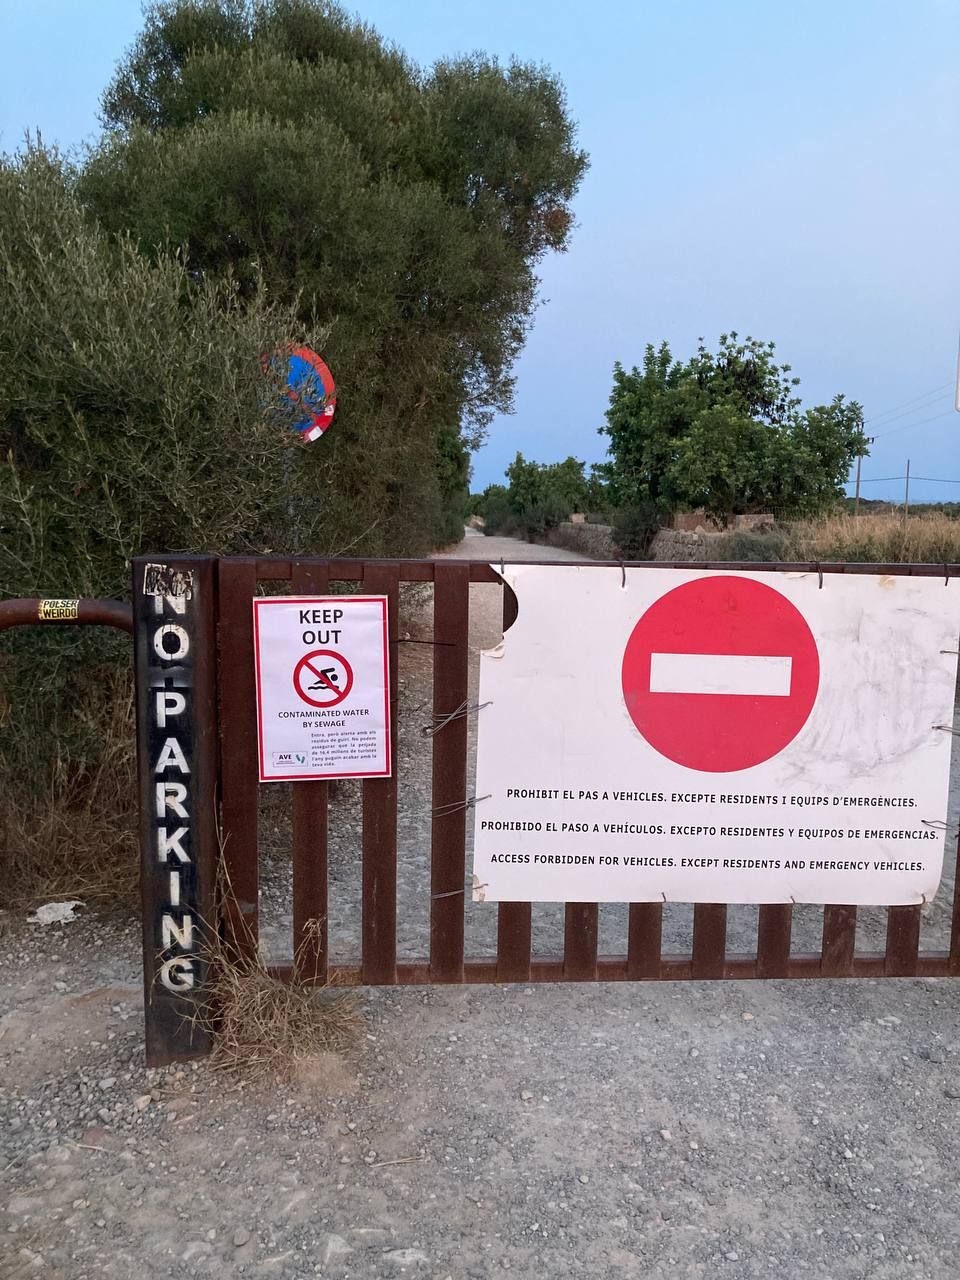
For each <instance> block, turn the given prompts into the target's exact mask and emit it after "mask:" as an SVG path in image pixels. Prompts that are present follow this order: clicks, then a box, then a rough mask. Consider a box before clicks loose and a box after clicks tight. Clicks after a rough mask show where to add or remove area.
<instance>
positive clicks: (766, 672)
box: [622, 574, 820, 773]
mask: <svg viewBox="0 0 960 1280" xmlns="http://www.w3.org/2000/svg"><path fill="white" fill-rule="evenodd" d="M622 683H623V698H624V702H625V703H626V707H627V711H628V712H629V713H630V718H631V720H632V721H633V723H634V724H635V725H636V727H637V729H638V730H639V732H640V733H641V734H642V735H643V737H644V738H645V739H646V741H647V742H648V743H649V744H650V746H651V747H653V749H654V750H655V751H658V752H659V753H660V754H661V755H663V756H666V757H667V759H668V760H673V761H674V762H675V763H676V764H679V765H684V766H685V767H686V768H688V769H697V770H699V771H701V772H703V773H732V772H734V771H736V770H739V769H750V768H752V767H753V766H754V765H758V764H762V763H763V762H764V761H765V760H769V759H771V758H772V757H773V756H775V755H777V754H778V753H779V752H781V751H782V750H783V749H784V748H785V747H786V746H788V745H789V744H790V743H791V742H792V741H793V739H794V738H795V737H796V736H797V734H798V733H799V732H800V730H801V729H802V728H803V726H804V724H806V721H807V717H808V716H809V715H810V712H811V710H812V709H813V704H814V702H815V701H816V697H817V688H818V686H819V683H820V658H819V654H818V652H817V644H816V641H815V640H814V638H813V635H812V633H811V631H810V628H809V626H808V625H807V623H806V620H805V619H804V617H803V615H802V614H801V613H800V611H799V610H798V609H797V608H796V607H795V606H794V605H793V604H791V603H790V601H789V600H787V599H786V597H785V596H783V595H781V594H780V592H779V591H775V590H774V589H773V588H772V587H768V586H767V585H766V584H765V583H762V582H757V581H756V580H754V579H752V578H741V577H735V576H733V575H729V574H722V575H717V576H715V577H708V578H698V579H697V580H696V581H694V582H688V583H685V584H684V585H683V586H680V587H676V588H674V590H673V591H668V592H667V594H666V595H664V596H661V598H660V599H659V600H657V601H656V603H654V604H652V605H651V606H650V608H649V609H648V610H647V611H646V613H644V615H643V616H642V617H641V619H640V621H639V622H638V623H637V625H636V626H635V627H634V629H633V631H632V633H631V635H630V639H629V640H628V641H627V647H626V650H625V651H624V655H623V668H622Z"/></svg>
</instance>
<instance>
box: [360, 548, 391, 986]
mask: <svg viewBox="0 0 960 1280" xmlns="http://www.w3.org/2000/svg"><path fill="white" fill-rule="evenodd" d="M363 586H364V590H365V591H368V592H369V593H370V594H371V595H377V596H386V597H387V638H388V643H389V650H390V654H389V656H390V760H391V765H392V771H391V775H390V777H389V778H364V780H363V908H362V913H361V914H362V920H361V929H362V938H363V944H362V945H363V958H362V962H361V976H362V979H363V981H364V982H365V983H366V984H368V985H369V986H378V985H379V986H392V985H393V984H394V983H395V982H396V980H397V771H398V768H399V761H398V760H397V707H398V699H397V650H398V645H397V640H398V615H399V612H400V566H399V565H397V564H383V563H381V564H365V565H364V567H363Z"/></svg>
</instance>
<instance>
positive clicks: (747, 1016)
mask: <svg viewBox="0 0 960 1280" xmlns="http://www.w3.org/2000/svg"><path fill="white" fill-rule="evenodd" d="M740 1017H741V1018H742V1019H743V1021H744V1022H752V1021H753V1014H752V1013H741V1015H740ZM727 1256H728V1257H729V1256H730V1255H729V1254H728V1255H727Z"/></svg>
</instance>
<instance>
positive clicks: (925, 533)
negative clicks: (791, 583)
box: [790, 514, 960, 564]
mask: <svg viewBox="0 0 960 1280" xmlns="http://www.w3.org/2000/svg"><path fill="white" fill-rule="evenodd" d="M790 532H791V535H792V539H793V541H794V544H795V546H796V548H797V558H798V559H799V560H814V561H815V560H851V561H861V562H864V561H865V562H868V563H875V564H901V563H903V564H954V563H957V562H958V561H960V520H955V519H953V518H951V517H950V516H947V515H942V514H931V515H917V516H908V517H907V518H906V519H904V517H903V516H902V515H893V514H888V515H864V516H852V515H837V516H829V517H827V518H826V519H823V520H809V521H802V522H800V523H798V524H796V525H793V526H791V530H790Z"/></svg>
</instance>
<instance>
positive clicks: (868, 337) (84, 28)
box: [0, 0, 960, 500]
mask: <svg viewBox="0 0 960 1280" xmlns="http://www.w3.org/2000/svg"><path fill="white" fill-rule="evenodd" d="M350 7H353V6H350ZM357 8H358V11H359V12H360V13H361V15H362V16H363V17H364V18H365V19H367V20H368V21H370V22H371V23H372V24H373V25H374V26H376V27H377V28H379V30H380V31H381V32H382V33H383V34H384V35H385V36H387V37H388V38H389V39H392V40H394V41H396V42H397V43H398V44H401V45H402V46H403V47H404V48H406V50H407V51H408V52H409V53H410V54H411V55H412V56H413V57H414V58H416V59H417V60H418V61H420V62H424V63H429V62H432V61H433V60H434V59H436V58H438V57H442V56H446V55H450V54H456V53H463V52H470V51H472V50H475V49H484V50H486V51H488V52H490V53H494V54H497V55H499V56H500V57H502V58H507V57H509V56H510V55H511V54H516V55H518V56H519V57H521V58H525V59H532V60H536V61H541V62H545V63H547V64H548V65H550V66H551V67H552V68H553V69H554V70H555V71H556V72H557V73H558V74H559V75H560V76H561V77H562V78H563V80H564V82H565V83H566V86H567V92H568V97H569V106H570V110H571V112H572V114H573V116H574V117H575V118H576V119H577V120H578V121H579V126H580V140H581V144H582V145H583V146H584V147H585V148H586V149H587V151H589V153H590V156H591V169H590V172H589V173H588V175H587V177H586V179H585V181H584V184H583V187H582V188H581V192H580V195H579V196H578V198H577V202H576V207H575V211H576V216H577V221H578V223H579V226H578V228H577V230H576V232H575V234H574V237H573V241H572V246H571V248H570V251H569V252H568V253H567V254H565V255H563V256H561V257H555V258H553V259H551V260H549V261H547V262H546V263H545V264H544V266H543V269H542V272H541V274H542V279H543V285H542V291H541V292H542V301H543V305H542V307H541V309H540V311H539V313H538V316H537V321H536V325H535V328H534V331H533V334H532V335H531V338H530V341H529V343H528V346H527V349H526V350H525V352H524V354H523V356H522V357H521V359H520V361H519V363H518V365H517V369H516V374H517V397H516V412H515V414H513V415H512V416H510V417H506V418H499V419H497V420H496V421H495V422H494V424H493V426H492V429H491V432H490V437H489V441H488V443H487V445H486V446H485V447H484V449H483V450H482V451H481V452H480V453H479V454H478V456H477V458H476V460H475V470H474V487H482V486H483V485H485V484H488V483H490V482H491V481H494V480H497V479H499V478H500V477H501V475H502V472H503V468H504V466H505V465H506V464H507V463H508V462H509V461H510V460H511V458H512V457H513V454H514V453H515V452H516V450H517V449H520V450H521V451H522V452H523V453H524V454H525V455H526V456H527V457H532V458H535V459H537V460H539V461H545V462H546V461H553V460H556V459H559V458H563V457H566V456H567V455H568V454H570V453H573V454H575V455H576V456H577V457H580V458H584V459H586V460H588V461H597V460H599V459H600V458H601V457H602V455H603V439H602V438H601V437H600V436H598V435H597V434H596V428H597V427H598V426H599V425H600V424H601V423H602V421H603V413H604V409H605V407H606V404H607V399H608V396H609V391H610V382H611V369H612V365H613V362H614V360H616V359H619V360H621V361H622V362H623V363H625V364H632V363H635V362H637V361H639V360H640V358H641V357H642V354H643V348H644V345H645V343H647V342H658V341H659V340H660V339H662V338H666V339H667V340H668V341H669V342H670V343H671V346H673V348H674V350H675V352H676V354H678V355H681V356H686V355H688V354H690V352H691V351H692V350H693V348H694V346H695V344H696V340H697V338H698V337H699V336H701V335H703V336H704V337H706V338H707V339H708V341H710V342H715V341H716V338H717V335H718V334H719V333H721V332H724V331H726V330H729V329H736V330H738V331H739V332H740V333H741V334H753V335H754V336H756V337H762V338H765V339H766V338H772V339H774V340H775V341H776V342H777V345H778V350H779V354H780V356H781V358H782V359H784V360H787V361H789V363H791V364H792V365H793V366H794V370H795V372H796V373H797V374H798V375H799V376H800V377H801V379H802V386H801V393H802V394H803V396H804V399H805V401H806V402H807V403H817V402H822V401H824V400H827V399H829V398H831V397H832V396H833V395H834V394H835V393H836V392H838V391H842V392H844V393H845V394H847V395H848V396H850V397H852V398H854V399H858V400H860V401H861V402H862V404H863V405H864V409H865V412H866V416H867V419H868V428H867V429H868V432H869V433H870V434H874V435H876V436H877V442H876V444H875V445H874V446H873V452H872V456H871V457H870V458H868V459H866V460H865V462H864V466H863V475H864V477H865V480H869V479H871V478H874V477H896V476H902V475H903V473H904V469H905V462H906V459H907V458H908V457H909V458H910V460H911V472H912V474H913V475H914V476H931V477H941V478H946V479H954V480H958V481H960V447H958V440H960V414H955V413H953V412H952V401H953V378H954V370H955V364H956V355H957V333H958V324H960V256H958V252H957V244H958V234H957V231H958V225H960V176H958V174H960V161H958V150H960V149H958V146H957V139H958V133H960V88H958V84H960V82H958V77H957V71H956V68H957V66H958V65H960V0H911V3H910V4H906V3H903V0H843V2H842V3H838V0H831V3H825V2H823V0H805V2H804V3H803V4H800V5H789V6H788V5H784V4H778V3H772V2H771V0H727V2H726V3H723V4H720V3H717V2H716V0H673V3H669V4H665V3H663V2H662V0H660V2H659V3H652V0H635V2H634V3H625V2H624V3H621V2H618V0H592V2H591V3H587V2H586V0H579V2H578V3H572V2H571V0H550V2H547V0H509V2H508V0H485V3H482V4H481V3H478V2H476V3H475V2H474V0H458V2H457V3H451V2H450V0H415V2H414V0H367V3H364V4H361V5H359V6H357ZM41 14H42V19H41V20H38V18H39V17H40V15H41ZM139 23H140V7H139V4H138V3H136V2H134V0H48V2H47V3H46V4H45V5H44V6H43V8H42V10H38V9H37V7H36V5H35V4H33V3H31V4H26V3H23V2H22V0H0V33H2V40H0V148H2V149H4V150H11V149H13V148H15V147H16V146H17V145H18V144H19V142H20V139H21V137H22V134H23V130H24V129H25V128H28V127H29V128H33V129H36V128H39V129H40V130H41V131H42V133H43V135H44V137H45V139H46V140H48V141H50V142H53V141H56V142H58V143H60V144H61V145H63V146H72V145H74V144H76V143H78V142H81V141H82V140H84V139H90V138H93V137H94V136H95V135H96V131H97V118H96V116H97V102H98V98H99V94H100V92H101V90H102V88H103V86H104V84H105V83H106V82H107V80H108V78H109V76H110V73H111V70H112V67H113V65H114V63H115V62H116V60H117V58H118V57H119V56H120V55H121V53H122V52H123V50H124V49H125V47H126V46H127V45H129V43H130V42H131V41H132V39H133V38H134V36H135V34H136V31H137V29H138V27H139ZM902 488H903V486H902V482H899V481H892V480H891V481H885V482H882V483H878V484H871V483H865V484H864V487H863V492H864V495H865V496H871V497H888V496H902ZM911 497H912V498H915V499H916V500H922V499H942V498H947V497H951V498H954V499H958V500H960V484H955V485H953V484H935V483H931V482H929V481H922V480H915V481H912V482H911Z"/></svg>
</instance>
